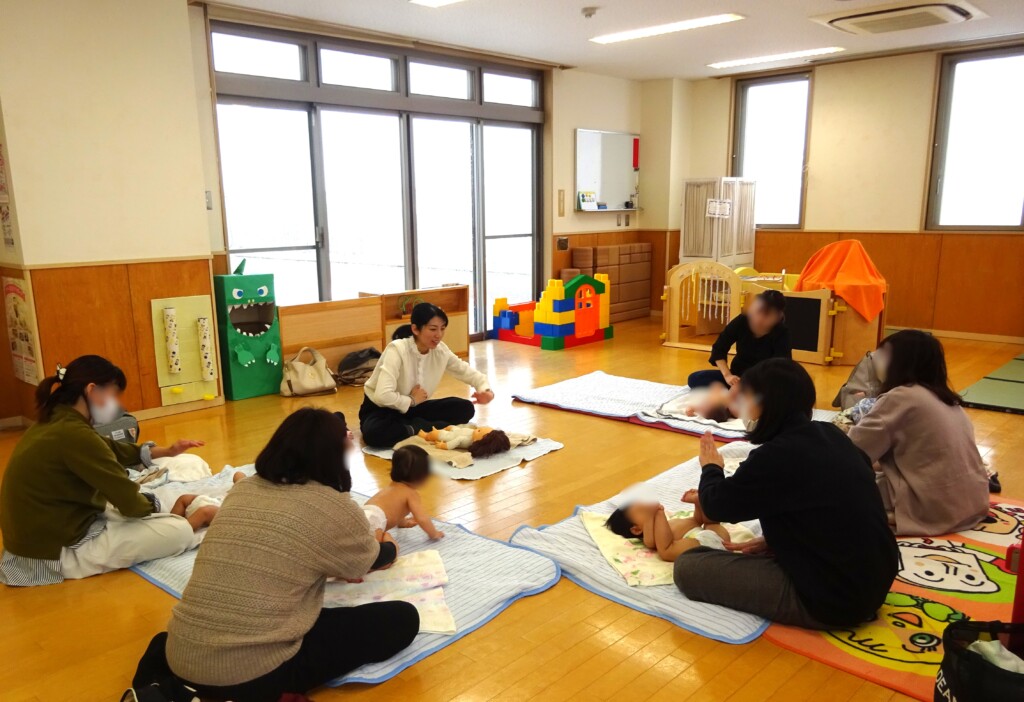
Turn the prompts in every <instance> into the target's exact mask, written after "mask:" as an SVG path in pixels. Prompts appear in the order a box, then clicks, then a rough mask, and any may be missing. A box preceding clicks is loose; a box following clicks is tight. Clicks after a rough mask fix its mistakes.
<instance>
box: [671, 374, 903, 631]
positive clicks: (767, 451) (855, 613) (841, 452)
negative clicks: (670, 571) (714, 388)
mask: <svg viewBox="0 0 1024 702" xmlns="http://www.w3.org/2000/svg"><path fill="white" fill-rule="evenodd" d="M814 400H815V394H814V383H813V382H812V381H811V378H810V376H809V375H808V374H807V371H805V370H804V369H803V368H802V367H801V366H800V365H799V364H797V363H794V362H793V361H790V360H786V359H781V358H777V359H770V360H767V361H763V362H761V363H759V364H758V365H757V366H756V367H754V368H752V369H750V370H749V371H748V372H747V373H745V374H744V375H743V379H742V380H741V381H740V399H739V403H740V406H741V408H742V414H743V415H744V419H747V420H750V421H755V422H756V423H755V424H754V428H753V429H752V430H751V431H750V432H749V434H748V438H749V439H750V441H751V442H753V443H755V444H760V446H759V447H758V448H756V449H754V450H753V451H751V452H750V455H749V456H748V457H747V459H746V460H745V461H743V463H741V464H740V466H739V468H737V469H736V473H735V474H734V475H733V476H732V477H730V478H727V477H725V473H724V472H723V470H722V466H723V465H724V462H723V461H722V457H721V455H720V454H719V453H718V450H717V449H716V448H715V444H714V441H713V439H712V438H711V435H710V434H707V435H705V436H704V438H703V439H701V447H700V448H701V450H700V459H701V465H702V466H703V474H702V475H701V479H700V489H699V491H698V492H699V496H700V505H701V507H702V508H703V510H704V514H705V515H706V516H707V518H708V519H709V520H713V521H716V522H741V521H746V520H750V519H759V520H760V521H761V528H762V530H763V532H764V536H763V537H762V538H759V539H755V540H753V541H750V542H747V543H744V544H729V545H728V546H727V548H728V549H729V550H726V551H716V550H712V549H708V548H703V547H702V548H696V549H693V550H691V551H687V552H686V553H684V554H682V555H681V556H679V558H678V559H676V562H675V572H674V575H675V583H676V586H677V587H678V588H679V589H680V590H681V591H682V593H683V594H684V595H686V596H687V597H689V598H690V599H691V600H696V601H699V602H710V603H712V604H718V605H722V606H725V607H729V608H731V609H737V610H740V611H743V612H750V613H752V614H757V615H759V616H762V617H765V618H767V619H770V620H772V621H775V622H779V623H782V624H790V625H794V626H801V627H806V628H810V629H829V628H835V627H843V626H852V625H856V624H860V623H862V622H864V621H867V620H869V619H870V618H872V617H873V616H874V615H875V612H876V611H877V610H878V608H879V607H880V606H881V605H882V602H883V601H884V600H885V596H886V594H887V593H888V591H889V587H890V586H891V585H892V581H893V579H894V578H895V577H896V572H897V562H898V554H897V549H896V540H895V537H894V536H893V533H892V530H891V529H890V528H889V522H888V519H887V518H886V514H885V508H884V507H883V506H882V499H881V497H880V496H879V492H878V488H877V487H876V486H875V478H874V473H873V471H872V469H871V462H870V461H869V460H868V458H867V456H865V455H864V453H863V452H861V451H860V449H858V448H857V447H856V446H854V445H853V443H851V442H850V440H849V439H848V438H847V437H846V435H845V434H843V432H842V431H840V430H839V429H838V428H837V427H835V426H834V425H832V424H829V423H825V422H812V421H811V410H812V409H813V407H814Z"/></svg>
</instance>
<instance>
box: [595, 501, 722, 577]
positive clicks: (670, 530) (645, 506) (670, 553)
mask: <svg viewBox="0 0 1024 702" xmlns="http://www.w3.org/2000/svg"><path fill="white" fill-rule="evenodd" d="M683 502H692V503H693V516H692V517H687V518H685V519H668V518H667V517H666V516H665V506H664V505H662V504H661V503H660V502H642V503H634V504H629V505H624V506H622V507H619V508H618V509H616V510H615V511H614V512H612V513H611V515H609V517H608V521H607V522H605V526H607V527H608V528H609V529H611V530H612V532H614V533H615V534H617V535H619V536H621V537H622V538H624V539H636V538H641V539H643V542H644V546H646V547H647V548H649V549H651V550H652V551H657V552H658V556H659V557H660V558H661V560H663V561H670V562H671V561H675V559H676V558H677V557H678V556H679V554H681V553H685V552H686V551H689V550H690V549H693V548H697V547H698V546H707V547H708V548H713V549H717V550H719V551H724V550H725V544H727V543H729V541H730V540H729V532H728V531H727V530H726V528H725V527H724V526H722V525H721V524H719V523H718V522H711V521H708V520H707V518H706V517H705V516H704V512H703V510H701V508H700V500H699V499H698V497H697V491H696V490H688V491H687V492H686V494H685V495H683Z"/></svg>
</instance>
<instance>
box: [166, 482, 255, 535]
mask: <svg viewBox="0 0 1024 702" xmlns="http://www.w3.org/2000/svg"><path fill="white" fill-rule="evenodd" d="M244 478H245V473H242V472H241V471H237V472H236V473H235V474H234V475H233V476H231V482H232V484H237V483H238V481H239V480H243V479H244ZM223 502H224V498H223V497H211V496H209V495H182V496H181V497H179V498H178V499H177V500H176V501H175V502H174V506H173V507H171V514H176V515H178V516H179V517H184V518H185V519H187V520H188V523H189V524H190V525H191V526H192V531H199V530H200V529H205V528H206V527H208V526H210V523H211V522H213V518H214V517H215V516H217V512H218V511H219V510H220V506H221V503H223Z"/></svg>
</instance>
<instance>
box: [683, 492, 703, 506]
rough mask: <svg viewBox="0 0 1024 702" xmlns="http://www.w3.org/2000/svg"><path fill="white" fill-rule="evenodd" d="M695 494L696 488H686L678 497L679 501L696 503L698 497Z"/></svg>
mask: <svg viewBox="0 0 1024 702" xmlns="http://www.w3.org/2000/svg"><path fill="white" fill-rule="evenodd" d="M697 494H698V493H697V490H687V491H686V492H684V493H683V496H682V497H681V498H680V500H679V501H680V502H689V503H690V504H693V505H695V504H697V502H698V499H699V498H698V497H697Z"/></svg>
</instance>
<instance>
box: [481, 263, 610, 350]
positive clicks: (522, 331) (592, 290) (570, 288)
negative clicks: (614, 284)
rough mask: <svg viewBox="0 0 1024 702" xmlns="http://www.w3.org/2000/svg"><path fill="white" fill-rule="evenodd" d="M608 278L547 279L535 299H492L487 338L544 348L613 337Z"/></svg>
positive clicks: (602, 275)
mask: <svg viewBox="0 0 1024 702" xmlns="http://www.w3.org/2000/svg"><path fill="white" fill-rule="evenodd" d="M610 301H611V281H610V280H609V279H608V276H607V275H606V274H604V273H598V274H597V275H596V276H593V277H591V276H589V275H578V276H576V277H575V278H573V279H572V280H570V281H569V282H563V281H561V280H549V281H548V285H547V288H545V289H544V292H543V293H541V296H540V300H538V301H537V302H522V303H517V304H513V305H510V304H509V303H508V299H507V298H504V297H499V298H497V299H496V300H495V301H494V322H493V325H492V329H491V330H490V331H489V332H487V336H488V338H490V339H498V340H499V341H512V342H515V343H517V344H526V345H528V346H539V347H540V348H542V349H545V350H548V351H560V350H562V349H568V348H572V347H574V346H580V345H582V344H590V343H593V342H595V341H604V340H605V339H611V338H612V337H613V336H614V329H613V327H612V325H611V323H610V322H609V316H610V311H611V302H610Z"/></svg>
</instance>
